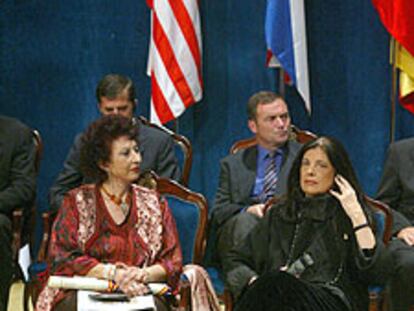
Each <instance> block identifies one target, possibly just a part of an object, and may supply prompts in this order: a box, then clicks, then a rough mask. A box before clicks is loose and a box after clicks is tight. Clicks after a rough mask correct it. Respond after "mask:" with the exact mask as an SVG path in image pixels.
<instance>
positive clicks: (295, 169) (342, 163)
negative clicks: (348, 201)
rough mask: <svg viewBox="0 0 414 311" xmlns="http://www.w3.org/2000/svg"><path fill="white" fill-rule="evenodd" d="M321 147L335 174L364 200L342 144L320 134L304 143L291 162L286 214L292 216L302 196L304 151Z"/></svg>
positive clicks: (360, 199) (359, 198) (361, 200)
mask: <svg viewBox="0 0 414 311" xmlns="http://www.w3.org/2000/svg"><path fill="white" fill-rule="evenodd" d="M315 148H321V149H322V150H323V151H324V152H325V153H326V155H327V157H328V159H329V161H330V162H331V164H332V166H333V167H334V169H335V172H336V174H340V175H342V176H343V177H344V178H345V179H346V180H347V181H348V182H349V183H350V184H351V186H352V188H354V190H355V192H356V194H357V198H358V200H359V201H360V202H365V199H364V194H363V192H362V188H361V186H360V184H359V182H358V179H357V177H356V174H355V171H354V169H353V167H352V164H351V161H350V159H349V157H348V154H347V152H346V150H345V148H344V146H343V145H342V144H341V143H340V142H339V141H338V140H336V139H334V138H332V137H327V136H322V137H319V138H317V139H315V140H312V141H310V142H308V143H306V144H305V145H304V146H303V147H302V148H301V150H300V151H299V153H298V155H297V156H296V159H295V160H294V162H293V165H292V168H291V170H290V173H289V177H288V191H287V205H288V211H287V212H288V215H289V216H290V217H292V216H294V215H295V213H296V211H294V210H293V209H294V206H295V204H294V202H296V201H298V200H301V199H303V198H304V196H305V194H304V193H303V191H302V189H301V187H300V168H301V165H302V159H303V156H304V155H305V153H306V152H307V151H308V150H310V149H315Z"/></svg>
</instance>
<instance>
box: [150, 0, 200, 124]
mask: <svg viewBox="0 0 414 311" xmlns="http://www.w3.org/2000/svg"><path fill="white" fill-rule="evenodd" d="M147 3H148V6H149V7H150V8H151V10H152V14H151V42H150V48H149V55H148V67H147V74H148V75H149V76H151V121H152V122H154V123H158V124H164V123H166V122H168V121H171V120H173V119H176V118H177V117H178V116H180V115H181V114H182V113H183V112H184V110H185V109H186V108H187V107H189V106H190V105H192V104H193V103H195V102H197V101H199V100H200V99H201V98H202V95H203V81H202V76H201V28H200V14H199V8H198V0H147Z"/></svg>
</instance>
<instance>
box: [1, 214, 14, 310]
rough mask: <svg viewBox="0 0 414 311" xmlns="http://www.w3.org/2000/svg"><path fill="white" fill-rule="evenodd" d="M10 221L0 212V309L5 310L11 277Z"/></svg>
mask: <svg viewBox="0 0 414 311" xmlns="http://www.w3.org/2000/svg"><path fill="white" fill-rule="evenodd" d="M11 243H12V223H11V220H10V218H9V217H8V216H6V215H4V214H1V213H0V311H6V310H7V300H8V297H9V289H10V285H11V280H12V277H13V259H12V247H11Z"/></svg>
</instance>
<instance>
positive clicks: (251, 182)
mask: <svg viewBox="0 0 414 311" xmlns="http://www.w3.org/2000/svg"><path fill="white" fill-rule="evenodd" d="M247 113H248V126H249V129H250V130H251V131H252V132H253V133H254V134H255V136H256V141H257V145H255V146H252V147H249V148H246V149H243V150H240V151H238V152H236V153H235V154H231V155H229V156H227V157H225V158H224V159H222V160H221V168H220V180H219V186H218V189H217V193H216V197H215V202H214V207H213V210H212V214H211V223H210V225H211V232H212V233H213V235H214V237H213V239H214V241H211V240H210V242H212V243H214V244H215V250H214V255H213V256H214V257H215V258H214V260H215V261H217V260H218V264H219V266H220V265H221V264H222V261H223V259H224V258H225V256H226V254H227V253H228V251H229V250H230V249H231V248H232V247H233V246H234V245H235V244H236V243H238V241H241V240H243V239H244V238H245V237H246V235H247V234H248V233H249V232H250V231H251V229H252V228H253V227H254V226H255V225H256V223H257V222H258V220H259V219H260V218H261V217H263V215H264V213H265V210H264V208H265V203H266V201H267V200H268V199H269V198H270V197H272V196H274V195H282V194H283V193H285V191H286V182H287V176H288V174H289V171H290V168H291V165H292V162H293V160H294V158H295V156H296V154H297V152H298V150H299V149H300V144H299V143H297V142H296V141H294V140H290V139H289V137H290V127H291V120H290V116H289V111H288V107H287V104H286V102H285V101H284V99H283V98H282V97H281V96H279V95H277V94H275V93H273V92H268V91H261V92H258V93H256V94H254V95H253V96H252V97H251V98H250V99H249V101H248V104H247Z"/></svg>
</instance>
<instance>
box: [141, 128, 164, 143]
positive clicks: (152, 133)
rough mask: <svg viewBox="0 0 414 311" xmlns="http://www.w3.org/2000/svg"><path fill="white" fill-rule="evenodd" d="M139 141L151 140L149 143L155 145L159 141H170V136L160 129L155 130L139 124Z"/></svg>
mask: <svg viewBox="0 0 414 311" xmlns="http://www.w3.org/2000/svg"><path fill="white" fill-rule="evenodd" d="M139 136H140V139H146V138H151V142H153V143H157V142H159V141H165V140H168V139H172V138H171V135H170V134H169V133H167V132H166V131H163V130H162V129H157V128H154V127H151V126H149V125H146V124H141V125H140V127H139Z"/></svg>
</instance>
